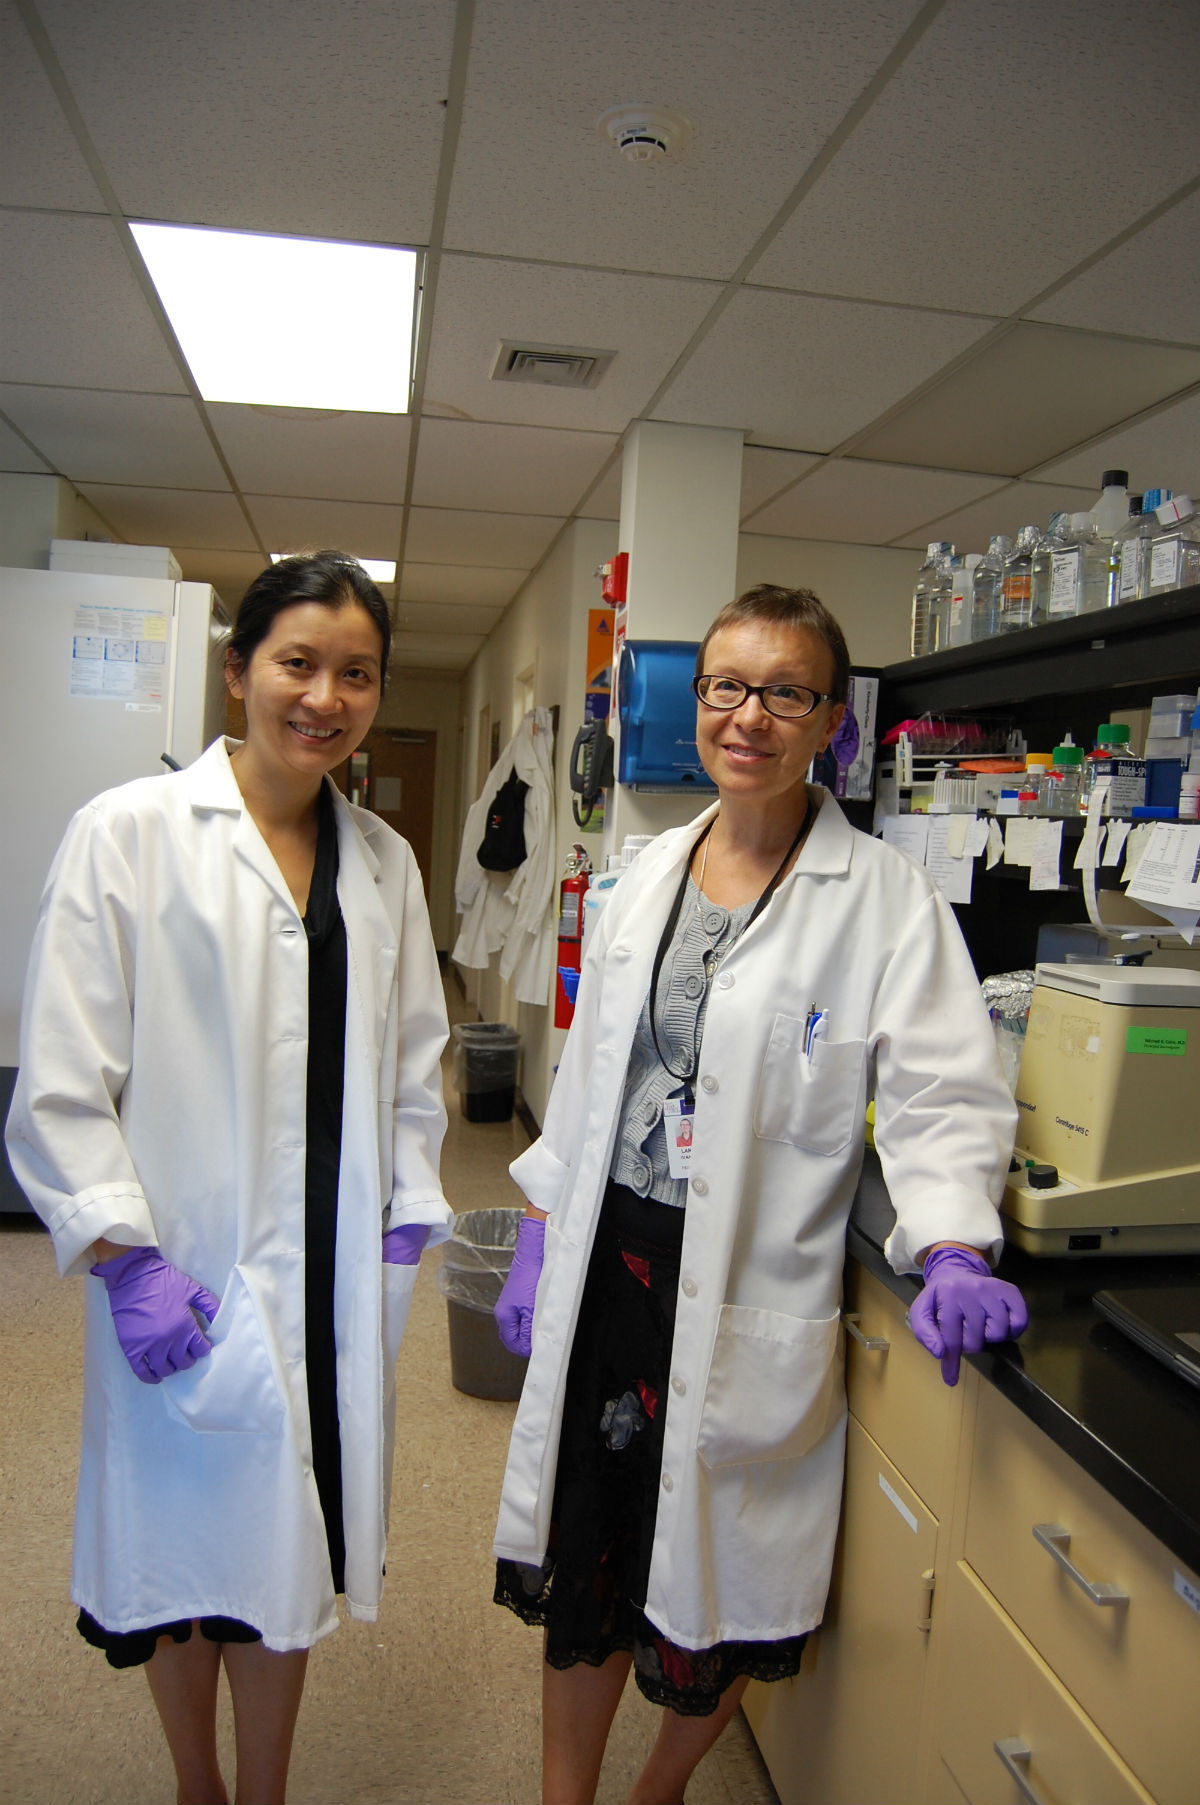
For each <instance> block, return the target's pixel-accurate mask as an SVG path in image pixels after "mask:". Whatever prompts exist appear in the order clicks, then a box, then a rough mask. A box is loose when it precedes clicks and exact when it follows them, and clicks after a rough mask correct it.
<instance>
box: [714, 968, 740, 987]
mask: <svg viewBox="0 0 1200 1805" xmlns="http://www.w3.org/2000/svg"><path fill="white" fill-rule="evenodd" d="M736 982H737V979H736V978H735V977H734V976H733V973H732V972H728V971H723V972H722V973H721V975H720V977H719V978H718V979H717V989H718V990H732V989H733V987H734V985H735V984H736Z"/></svg>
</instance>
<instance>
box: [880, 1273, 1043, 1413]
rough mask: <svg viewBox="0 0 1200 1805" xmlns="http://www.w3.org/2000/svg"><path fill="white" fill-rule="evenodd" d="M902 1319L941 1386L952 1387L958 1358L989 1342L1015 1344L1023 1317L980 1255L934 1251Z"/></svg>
mask: <svg viewBox="0 0 1200 1805" xmlns="http://www.w3.org/2000/svg"><path fill="white" fill-rule="evenodd" d="M908 1320H909V1326H910V1327H911V1329H912V1332H913V1334H914V1335H915V1336H916V1338H917V1340H918V1341H919V1342H920V1343H921V1346H922V1347H924V1348H928V1349H929V1352H930V1353H931V1354H932V1355H933V1357H934V1359H935V1360H940V1361H941V1363H942V1378H943V1379H944V1380H945V1382H946V1384H947V1385H957V1384H958V1367H959V1361H960V1360H961V1359H962V1356H963V1354H964V1353H966V1354H978V1353H979V1351H980V1350H981V1349H982V1348H983V1347H984V1346H985V1345H986V1343H988V1342H991V1341H1015V1340H1016V1338H1017V1336H1018V1335H1020V1334H1021V1333H1022V1332H1023V1330H1024V1329H1025V1328H1026V1327H1027V1325H1028V1322H1029V1312H1028V1310H1027V1309H1026V1308H1025V1299H1024V1298H1023V1297H1022V1296H1021V1293H1020V1292H1019V1291H1018V1290H1017V1287H1016V1286H1015V1285H1010V1284H1008V1283H1007V1282H1006V1281H1005V1280H1004V1279H998V1278H995V1277H993V1275H992V1269H991V1267H990V1266H989V1265H988V1263H987V1261H986V1260H985V1259H984V1258H983V1255H982V1254H977V1253H970V1252H968V1250H967V1249H966V1248H965V1247H935V1248H934V1250H933V1252H932V1253H931V1254H930V1256H929V1258H928V1259H927V1260H926V1262H925V1289H924V1291H922V1292H921V1294H920V1296H919V1297H918V1298H917V1300H916V1302H915V1303H914V1304H913V1306H912V1308H911V1309H910V1311H909V1313H908Z"/></svg>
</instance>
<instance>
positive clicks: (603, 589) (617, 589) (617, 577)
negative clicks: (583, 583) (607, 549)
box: [600, 552, 629, 608]
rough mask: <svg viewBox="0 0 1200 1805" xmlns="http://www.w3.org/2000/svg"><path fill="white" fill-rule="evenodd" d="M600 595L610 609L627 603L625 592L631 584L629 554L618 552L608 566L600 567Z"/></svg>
mask: <svg viewBox="0 0 1200 1805" xmlns="http://www.w3.org/2000/svg"><path fill="white" fill-rule="evenodd" d="M600 576H601V579H602V580H601V583H600V594H601V597H602V598H603V600H604V601H606V602H607V603H608V604H609V606H610V607H612V608H619V607H620V606H621V603H622V602H623V601H625V599H626V596H625V590H626V588H627V586H628V582H629V553H628V552H618V553H617V555H616V557H615V558H610V559H609V561H608V563H607V564H602V565H601V566H600Z"/></svg>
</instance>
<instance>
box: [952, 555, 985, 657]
mask: <svg viewBox="0 0 1200 1805" xmlns="http://www.w3.org/2000/svg"><path fill="white" fill-rule="evenodd" d="M982 556H983V554H982V552H968V553H967V554H966V556H965V557H963V558H955V560H954V577H953V584H952V587H951V590H950V644H951V645H952V646H968V645H970V643H971V640H972V638H973V636H974V631H975V610H974V605H973V598H974V590H975V569H976V566H977V565H978V563H979V560H980V558H981V557H982Z"/></svg>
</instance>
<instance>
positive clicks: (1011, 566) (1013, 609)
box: [1000, 526, 1041, 633]
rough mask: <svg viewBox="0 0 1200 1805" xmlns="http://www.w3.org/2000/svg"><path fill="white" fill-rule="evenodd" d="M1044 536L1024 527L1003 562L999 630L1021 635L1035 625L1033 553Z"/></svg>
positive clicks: (1035, 530) (1033, 529)
mask: <svg viewBox="0 0 1200 1805" xmlns="http://www.w3.org/2000/svg"><path fill="white" fill-rule="evenodd" d="M1040 538H1041V533H1040V532H1039V531H1038V529H1037V527H1036V526H1023V527H1022V528H1021V530H1020V532H1019V533H1018V534H1017V543H1016V544H1015V545H1014V546H1013V548H1012V550H1011V551H1010V552H1009V554H1008V557H1007V558H1006V559H1005V561H1004V585H1003V589H1002V592H1001V597H1000V631H1001V632H1002V633H1019V632H1020V631H1021V629H1022V628H1024V627H1032V626H1033V554H1034V552H1035V551H1036V550H1037V542H1038V540H1039V539H1040Z"/></svg>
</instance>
